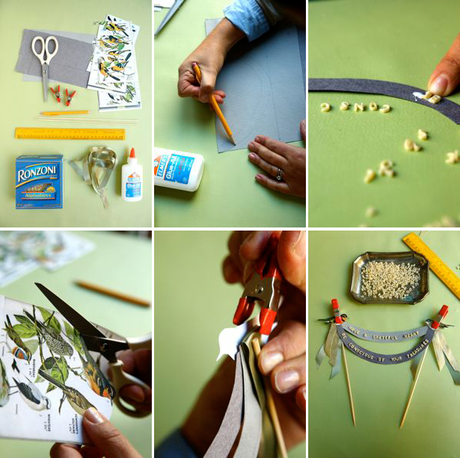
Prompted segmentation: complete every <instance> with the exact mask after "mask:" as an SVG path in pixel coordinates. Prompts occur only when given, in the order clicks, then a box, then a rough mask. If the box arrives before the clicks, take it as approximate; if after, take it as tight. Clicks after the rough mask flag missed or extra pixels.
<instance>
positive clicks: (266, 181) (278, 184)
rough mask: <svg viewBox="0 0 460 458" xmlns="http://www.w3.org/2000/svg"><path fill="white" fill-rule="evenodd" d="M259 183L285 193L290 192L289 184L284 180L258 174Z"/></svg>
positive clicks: (256, 177)
mask: <svg viewBox="0 0 460 458" xmlns="http://www.w3.org/2000/svg"><path fill="white" fill-rule="evenodd" d="M255 179H256V181H257V183H259V184H261V185H262V186H265V187H266V188H268V189H272V190H273V191H278V192H282V193H283V194H289V186H288V185H287V183H285V182H283V181H277V180H273V179H272V178H269V177H267V176H265V175H260V174H257V175H256V176H255Z"/></svg>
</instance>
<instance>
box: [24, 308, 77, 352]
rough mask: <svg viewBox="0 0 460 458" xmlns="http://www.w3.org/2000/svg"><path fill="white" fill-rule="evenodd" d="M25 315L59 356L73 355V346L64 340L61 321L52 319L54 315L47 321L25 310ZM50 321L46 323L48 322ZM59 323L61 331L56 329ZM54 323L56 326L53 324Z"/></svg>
mask: <svg viewBox="0 0 460 458" xmlns="http://www.w3.org/2000/svg"><path fill="white" fill-rule="evenodd" d="M24 314H25V316H26V317H27V318H28V319H29V320H30V321H31V322H32V323H33V324H34V325H35V326H36V327H37V329H38V333H39V334H40V336H41V337H43V339H44V340H45V342H46V344H47V345H48V348H49V349H50V350H51V351H52V352H53V353H54V354H56V355H59V356H72V355H73V348H72V346H71V345H70V344H69V343H68V342H66V341H65V340H64V338H63V337H62V336H61V333H60V325H59V322H58V321H57V320H56V321H52V318H53V315H50V317H48V319H47V320H46V321H45V323H42V322H41V321H39V320H38V319H37V318H36V317H34V316H32V315H31V314H30V313H29V312H27V311H26V310H24ZM47 321H48V323H47V324H46V322H47ZM56 323H58V325H59V331H58V330H57V329H56V327H57V325H56ZM53 324H54V326H53Z"/></svg>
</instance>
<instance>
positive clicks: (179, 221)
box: [154, 0, 305, 227]
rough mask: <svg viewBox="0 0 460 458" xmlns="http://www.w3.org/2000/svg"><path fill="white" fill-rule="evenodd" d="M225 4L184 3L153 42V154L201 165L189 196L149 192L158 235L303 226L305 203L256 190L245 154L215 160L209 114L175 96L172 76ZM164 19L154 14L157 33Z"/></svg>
mask: <svg viewBox="0 0 460 458" xmlns="http://www.w3.org/2000/svg"><path fill="white" fill-rule="evenodd" d="M230 3H231V2H230V0H217V1H216V0H188V1H187V2H185V3H184V4H183V6H182V7H181V8H180V10H179V11H178V12H177V13H176V14H175V16H173V18H172V19H171V20H170V21H169V23H168V24H167V25H166V27H165V28H164V29H163V30H162V31H161V32H160V34H159V35H158V36H157V37H156V38H155V96H154V97H155V146H156V147H160V148H167V149H175V150H178V151H188V152H192V153H198V154H201V155H203V156H204V159H205V169H204V174H203V179H202V182H201V185H200V187H199V189H198V190H197V191H196V192H195V193H188V192H183V191H177V190H174V189H166V188H161V187H159V186H157V187H156V188H155V226H156V227H165V226H166V227H193V226H194V227H197V226H198V227H228V226H235V227H248V226H264V227H274V226H275V227H281V226H282V227H291V226H296V227H298V226H304V225H305V201H304V200H303V199H298V198H294V197H290V196H285V195H282V194H280V193H276V192H274V191H271V190H269V189H266V188H264V187H263V186H261V185H259V184H258V183H257V182H256V181H255V179H254V176H255V175H256V173H258V172H260V171H261V169H259V168H257V167H255V166H254V165H253V164H251V163H250V162H249V160H248V158H247V155H248V153H249V151H247V150H240V151H229V152H227V153H222V154H218V153H217V143H216V132H215V116H214V113H213V112H212V111H211V110H210V109H209V107H207V106H206V105H204V104H201V103H199V102H197V101H196V100H194V99H190V98H187V99H180V98H179V97H178V96H177V69H178V68H179V66H180V64H181V63H182V61H183V60H184V59H185V58H186V57H187V56H188V55H189V54H190V53H191V52H192V51H193V50H194V49H195V48H196V47H197V46H198V45H199V44H200V43H201V42H202V41H203V39H204V38H205V28H204V21H205V19H210V18H218V17H223V8H224V7H225V6H227V5H228V4H230ZM164 15H165V13H163V12H161V13H155V26H158V25H159V23H160V22H161V19H162V18H163V16H164ZM227 97H231V94H227ZM296 144H297V145H299V146H300V145H302V144H301V143H296Z"/></svg>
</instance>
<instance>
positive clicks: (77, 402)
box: [38, 369, 95, 415]
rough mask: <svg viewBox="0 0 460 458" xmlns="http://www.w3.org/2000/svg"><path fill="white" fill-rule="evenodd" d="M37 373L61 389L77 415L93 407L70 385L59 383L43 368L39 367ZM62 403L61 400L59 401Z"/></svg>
mask: <svg viewBox="0 0 460 458" xmlns="http://www.w3.org/2000/svg"><path fill="white" fill-rule="evenodd" d="M38 373H39V375H40V376H41V377H43V378H44V379H45V380H48V382H50V383H51V384H53V385H54V386H56V387H57V388H59V389H60V390H62V392H63V394H64V397H65V398H66V399H67V401H68V402H69V404H70V406H71V407H72V409H73V410H75V412H77V413H78V414H79V415H83V414H84V413H85V412H86V411H87V410H88V409H89V408H90V407H93V408H95V407H94V406H93V405H92V404H91V403H90V402H89V401H88V400H87V399H86V398H85V397H84V396H83V395H82V394H81V393H80V392H79V391H78V390H76V389H75V388H72V387H70V386H66V385H64V384H63V383H61V382H60V381H59V380H56V379H55V378H54V377H52V376H51V375H49V374H48V373H47V372H45V371H44V370H43V369H39V370H38ZM61 405H62V401H61ZM59 413H61V407H59Z"/></svg>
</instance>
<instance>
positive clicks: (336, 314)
mask: <svg viewBox="0 0 460 458" xmlns="http://www.w3.org/2000/svg"><path fill="white" fill-rule="evenodd" d="M331 305H332V311H333V312H334V320H335V322H336V323H337V324H342V323H343V318H342V315H340V309H339V301H338V300H337V299H332V300H331Z"/></svg>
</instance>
